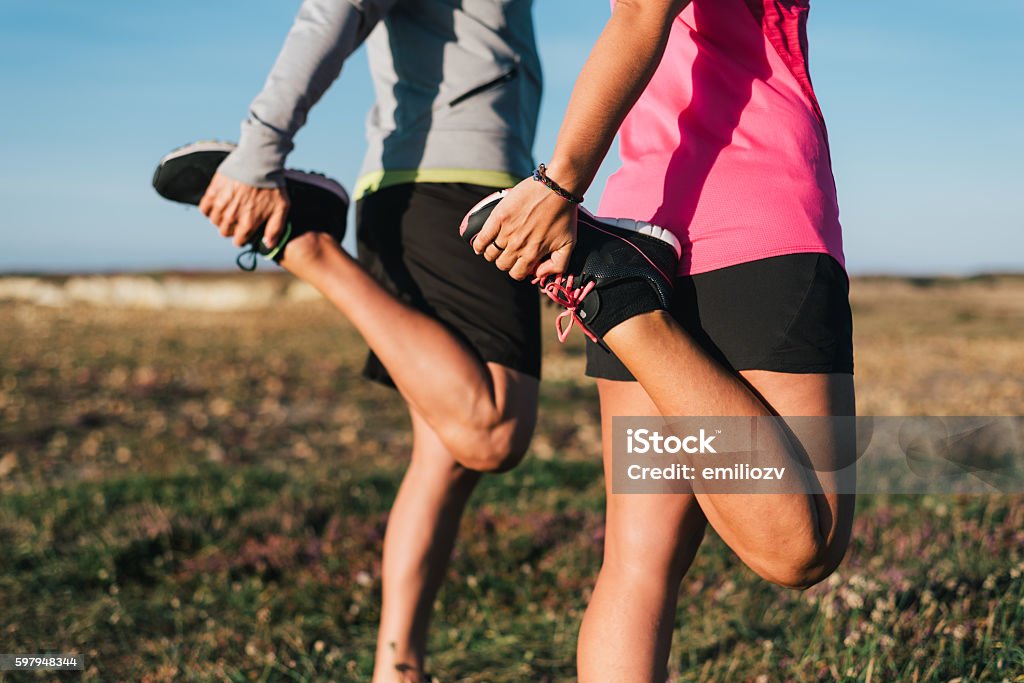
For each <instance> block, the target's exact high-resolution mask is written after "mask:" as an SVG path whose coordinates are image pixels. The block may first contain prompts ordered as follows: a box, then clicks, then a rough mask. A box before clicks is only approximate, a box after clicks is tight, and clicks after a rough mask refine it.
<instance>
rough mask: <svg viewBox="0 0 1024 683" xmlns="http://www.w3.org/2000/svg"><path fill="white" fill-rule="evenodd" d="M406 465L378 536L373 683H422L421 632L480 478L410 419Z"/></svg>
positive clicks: (416, 420)
mask: <svg viewBox="0 0 1024 683" xmlns="http://www.w3.org/2000/svg"><path fill="white" fill-rule="evenodd" d="M412 423H413V451H412V461H411V462H410V463H409V469H408V470H406V473H405V477H404V478H403V479H402V485H401V487H400V488H399V489H398V495H397V496H396V498H395V502H394V504H393V505H392V506H391V514H390V516H389V517H388V528H387V532H386V534H385V536H384V565H383V602H382V605H381V619H380V631H379V633H378V636H377V655H376V661H375V663H374V673H373V681H374V683H412V682H415V683H420V682H421V681H422V680H423V660H424V658H425V650H426V644H427V643H426V641H427V627H428V625H429V622H430V614H431V611H432V608H433V604H434V599H435V597H436V596H437V591H438V589H439V588H440V586H441V582H442V580H443V579H444V574H445V570H446V568H447V566H448V560H449V558H450V556H451V552H452V546H453V545H454V543H455V537H456V534H457V533H458V530H459V520H460V519H461V517H462V511H463V508H464V507H465V505H466V501H467V500H468V499H469V496H470V494H471V493H472V492H473V488H474V487H475V486H476V484H477V482H478V481H479V480H480V476H481V475H480V474H479V473H478V472H473V471H471V470H467V469H466V468H464V467H462V466H461V465H459V464H458V463H457V462H456V461H455V459H454V458H453V457H452V455H451V453H449V452H448V450H447V449H446V448H445V446H444V444H443V443H442V442H441V440H440V438H438V436H437V435H436V434H435V433H434V431H433V430H432V429H431V428H430V425H428V424H427V422H426V420H424V419H423V418H422V417H420V416H419V415H417V414H416V413H415V412H413V413H412Z"/></svg>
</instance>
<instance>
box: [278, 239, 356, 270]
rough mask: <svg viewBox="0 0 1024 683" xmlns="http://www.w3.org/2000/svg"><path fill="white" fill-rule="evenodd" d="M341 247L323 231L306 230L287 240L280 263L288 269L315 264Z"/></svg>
mask: <svg viewBox="0 0 1024 683" xmlns="http://www.w3.org/2000/svg"><path fill="white" fill-rule="evenodd" d="M340 250H341V247H340V246H339V245H338V243H337V242H335V241H334V238H333V237H331V236H330V235H328V234H327V233H325V232H307V233H304V234H302V235H298V236H297V237H294V238H292V239H291V240H289V242H288V244H286V245H285V247H284V251H283V252H282V254H281V265H282V266H284V267H285V268H288V269H289V270H294V269H297V268H306V267H309V266H313V265H316V264H317V263H320V262H322V261H324V260H326V258H327V257H328V255H329V254H330V253H331V252H332V251H335V252H337V251H340Z"/></svg>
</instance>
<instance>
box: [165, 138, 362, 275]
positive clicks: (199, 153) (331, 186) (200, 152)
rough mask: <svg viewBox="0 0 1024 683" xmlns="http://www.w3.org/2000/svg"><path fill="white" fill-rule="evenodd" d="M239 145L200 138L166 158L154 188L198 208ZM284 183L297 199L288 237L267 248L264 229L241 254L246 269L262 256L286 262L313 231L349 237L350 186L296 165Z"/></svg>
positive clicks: (293, 201) (293, 199) (287, 227)
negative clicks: (292, 244)
mask: <svg viewBox="0 0 1024 683" xmlns="http://www.w3.org/2000/svg"><path fill="white" fill-rule="evenodd" d="M234 149H235V145H234V144H233V143H230V142H195V143H192V144H191V145H185V146H184V147H179V148H178V149H176V150H174V151H173V152H171V153H170V154H168V155H167V156H165V157H164V158H163V159H161V160H160V164H159V165H158V166H157V167H156V172H155V173H153V189H155V190H156V191H157V193H158V194H160V196H161V197H165V198H166V199H170V200H171V201H174V202H179V203H182V204H191V205H192V206H197V205H198V204H199V201H200V200H201V199H202V198H203V194H205V193H206V188H207V186H208V185H209V184H210V181H211V180H212V179H213V174H214V173H216V172H217V168H218V167H219V166H220V164H221V162H222V161H224V158H225V157H227V155H228V154H230V153H231V152H232V151H233V150H234ZM284 181H285V189H286V190H287V192H288V197H289V199H290V200H291V209H290V210H289V211H288V219H287V222H286V224H285V233H284V236H283V237H282V238H281V239H280V240H279V241H278V243H277V245H276V246H274V247H273V248H267V246H266V245H265V244H263V227H260V229H259V230H258V231H257V232H256V234H255V236H253V238H252V240H250V242H249V245H248V248H247V249H246V250H245V251H243V252H242V253H241V254H239V255H238V259H237V263H238V267H239V268H241V269H242V270H254V269H255V268H256V255H257V254H259V255H261V256H264V257H265V258H268V259H272V260H274V261H278V260H280V258H281V253H282V252H283V251H284V246H285V244H287V243H288V241H289V240H291V239H293V238H295V237H297V236H299V235H302V234H304V233H307V232H326V233H327V234H329V235H331V236H332V237H333V238H334V239H335V240H337V241H338V243H341V240H342V239H343V238H344V237H345V219H346V218H347V216H348V205H349V198H348V193H347V192H346V191H345V188H343V187H342V186H341V185H340V184H339V183H338V182H337V181H335V180H332V179H331V178H328V177H327V176H325V175H321V174H319V173H307V172H305V171H295V170H292V169H288V170H286V171H285V172H284Z"/></svg>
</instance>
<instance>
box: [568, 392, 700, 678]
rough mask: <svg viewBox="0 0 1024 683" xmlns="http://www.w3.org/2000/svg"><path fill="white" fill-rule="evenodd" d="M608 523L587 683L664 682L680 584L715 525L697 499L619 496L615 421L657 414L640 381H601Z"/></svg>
mask: <svg viewBox="0 0 1024 683" xmlns="http://www.w3.org/2000/svg"><path fill="white" fill-rule="evenodd" d="M597 386H598V391H599V392H600V396H601V431H602V444H603V445H604V464H605V475H606V476H605V482H606V484H605V488H606V490H607V501H608V502H607V521H606V532H605V547H604V561H603V563H602V565H601V573H600V574H599V575H598V578H597V586H596V587H595V589H594V595H593V597H592V598H591V600H590V604H589V605H588V606H587V611H586V614H585V615H584V617H583V624H582V626H581V627H580V637H579V649H578V653H577V669H578V672H579V679H580V681H581V682H582V683H593V682H594V681H609V682H613V681H614V682H618V681H664V680H665V678H666V677H667V676H668V671H667V667H666V665H667V661H668V655H669V649H670V648H671V645H672V632H673V629H674V626H675V615H676V601H677V597H678V594H679V584H680V582H681V581H682V578H683V575H684V574H685V573H686V571H687V570H688V569H689V567H690V564H691V562H692V561H693V558H694V555H695V554H696V553H697V548H698V547H699V546H700V543H701V540H702V539H703V538H704V529H705V527H706V526H707V521H706V520H705V518H704V514H703V512H701V509H700V506H699V505H698V504H697V500H696V498H695V497H694V496H693V495H692V494H685V493H680V494H647V495H644V494H613V493H612V491H611V479H612V476H611V473H612V465H611V444H612V416H614V415H638V416H639V415H657V414H658V411H657V408H656V407H655V405H654V404H653V403H652V402H651V400H650V398H648V396H647V394H646V393H645V392H644V390H643V388H642V387H641V386H640V385H639V384H637V383H636V382H612V381H609V380H598V383H597Z"/></svg>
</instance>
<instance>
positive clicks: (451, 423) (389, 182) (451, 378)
mask: <svg viewBox="0 0 1024 683" xmlns="http://www.w3.org/2000/svg"><path fill="white" fill-rule="evenodd" d="M364 40H365V42H366V43H367V47H368V51H369V61H370V69H371V71H372V74H373V81H374V87H375V90H376V95H377V101H376V104H375V106H374V108H373V110H372V111H371V112H370V115H369V118H368V121H367V133H368V142H369V145H368V150H367V154H366V157H365V160H364V163H363V169H362V173H361V177H360V179H359V181H358V183H357V185H356V191H355V198H356V199H357V200H358V204H357V223H358V225H357V236H358V241H359V260H358V261H356V260H354V259H353V258H351V257H350V256H348V255H347V254H346V253H345V252H344V251H343V250H342V249H341V248H340V246H339V245H338V244H337V242H336V241H335V240H334V239H332V238H331V237H330V236H328V235H326V234H324V233H306V234H303V235H300V236H297V237H295V238H293V239H291V240H290V241H288V242H287V243H286V244H285V246H284V249H283V254H282V257H281V259H280V263H281V265H283V266H284V267H285V268H287V269H288V270H290V271H291V272H293V273H294V274H296V275H297V276H299V277H300V278H302V279H304V280H306V281H308V282H310V283H312V284H313V285H314V286H316V287H317V288H318V289H320V291H321V292H323V293H324V295H325V296H326V297H327V298H328V299H329V300H330V301H331V302H333V303H334V305H335V306H336V307H337V308H338V309H339V310H340V311H341V312H342V313H343V314H345V316H347V317H348V319H349V320H351V321H352V323H353V324H354V325H355V326H356V327H357V328H358V329H359V331H360V332H361V333H362V335H363V337H364V338H365V339H366V341H367V343H368V344H369V346H370V349H371V350H372V353H371V356H370V359H369V361H368V363H367V369H366V373H367V374H368V376H370V377H371V378H373V379H376V380H379V381H384V382H389V383H393V385H394V386H395V387H397V389H398V390H399V391H400V392H401V394H402V396H403V398H405V400H406V401H407V403H408V405H409V412H410V414H411V417H412V426H413V449H412V458H411V461H410V464H409V469H408V471H407V472H406V476H405V479H404V480H403V482H402V485H401V488H400V489H399V492H398V496H397V498H396V500H395V502H394V506H393V508H392V510H391V515H390V517H389V521H388V529H387V535H386V537H385V540H384V564H383V579H382V581H383V606H382V610H381V626H380V633H379V639H378V648H377V656H376V664H375V672H374V680H375V681H378V682H383V681H412V680H421V679H422V677H423V674H422V671H423V661H424V647H425V643H426V630H427V624H428V621H429V617H430V609H431V605H432V603H433V601H434V597H435V595H436V593H437V590H438V587H439V584H440V582H441V579H442V577H443V576H444V573H445V567H446V565H447V562H448V558H449V555H450V553H451V549H452V546H453V543H454V541H455V535H456V532H457V529H458V524H459V518H460V516H461V514H462V510H463V507H464V505H465V503H466V500H467V499H468V498H469V495H470V493H471V492H472V490H473V488H474V486H475V485H476V483H477V481H478V480H479V477H480V472H481V471H501V470H506V469H509V468H511V467H513V466H515V465H516V463H518V461H519V460H520V458H521V457H522V455H523V453H524V452H525V450H526V448H527V445H528V443H529V440H530V437H531V435H532V432H533V427H534V423H535V419H536V409H537V383H538V377H539V374H540V340H539V320H538V318H539V313H538V296H537V293H536V290H535V288H534V287H532V286H531V285H529V284H525V283H517V282H514V281H512V280H510V279H508V278H507V277H505V276H504V274H503V273H500V272H499V271H497V270H496V269H494V268H492V267H491V266H490V265H489V264H487V263H486V262H485V261H483V260H482V259H478V258H476V257H475V255H474V254H473V252H472V250H471V249H469V248H468V247H467V246H466V245H465V244H463V243H462V242H461V240H460V238H459V236H458V225H459V222H460V220H461V218H462V216H463V215H464V214H465V213H466V212H467V211H468V210H469V209H470V208H471V207H472V206H473V205H474V204H476V203H477V202H478V201H479V200H480V199H481V198H483V197H484V196H486V195H488V194H489V193H490V192H492V191H493V190H494V189H495V188H501V187H508V186H511V185H513V184H515V182H517V181H518V180H520V179H522V178H524V177H526V176H528V175H529V174H530V172H531V169H532V160H531V148H532V145H533V136H534V128H535V126H536V121H537V110H538V106H539V101H540V87H541V83H540V65H539V60H538V58H537V54H536V48H535V46H534V36H533V25H532V20H531V0H504V1H500V0H458V1H456V0H397V1H395V0H306V1H305V2H304V3H303V5H302V7H301V9H300V11H299V15H298V17H297V19H296V21H295V24H294V26H293V27H292V29H291V32H290V33H289V36H288V39H287V41H286V42H285V45H284V48H283V49H282V51H281V54H280V56H279V57H278V60H277V62H276V64H275V65H274V68H273V70H272V71H271V73H270V76H269V78H268V79H267V82H266V85H265V87H264V89H263V91H262V92H261V93H260V94H259V96H258V97H257V98H256V99H255V100H254V102H253V103H252V105H251V110H250V112H249V116H248V118H247V119H246V120H245V122H244V123H243V125H242V136H241V139H240V142H239V145H238V147H237V149H235V151H234V152H232V153H231V154H230V156H228V157H227V159H226V160H225V161H224V163H223V164H222V165H221V166H220V169H219V172H218V174H217V175H216V176H214V179H213V181H212V182H211V183H210V186H209V188H208V190H207V192H206V195H205V196H204V197H203V200H202V202H201V204H200V208H201V210H202V211H203V213H204V214H206V215H207V216H208V217H209V218H210V220H211V221H212V222H213V223H214V224H215V225H217V226H218V228H219V229H220V231H221V233H222V234H224V235H225V236H233V238H234V240H235V242H236V243H237V244H239V245H241V244H245V243H247V242H249V240H250V239H252V238H253V236H254V235H255V234H257V231H258V229H259V228H260V227H261V226H263V225H264V224H266V229H265V233H264V235H265V236H264V242H265V243H267V244H268V245H274V244H275V243H277V242H278V241H279V240H281V239H282V238H283V234H284V230H283V227H284V222H285V217H286V215H287V212H288V208H289V204H288V201H289V199H288V197H287V195H286V193H285V192H284V189H283V180H282V173H283V169H284V163H285V157H286V156H287V154H288V153H289V152H290V151H291V149H292V138H293V136H294V135H295V133H296V132H297V131H298V130H299V128H300V127H301V126H302V125H303V124H304V122H305V120H306V114H307V112H308V111H309V109H310V108H311V107H312V106H313V104H314V103H315V102H316V101H317V100H318V99H319V98H320V96H321V95H322V94H323V93H324V91H325V90H326V89H327V88H328V87H329V85H330V84H331V83H332V82H333V81H334V79H335V78H336V77H337V75H338V73H339V72H340V70H341V66H342V64H343V63H344V61H345V59H346V58H347V57H348V55H349V54H351V52H352V51H353V50H354V49H355V48H356V47H358V45H360V44H361V43H362V42H363V41H364Z"/></svg>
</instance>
